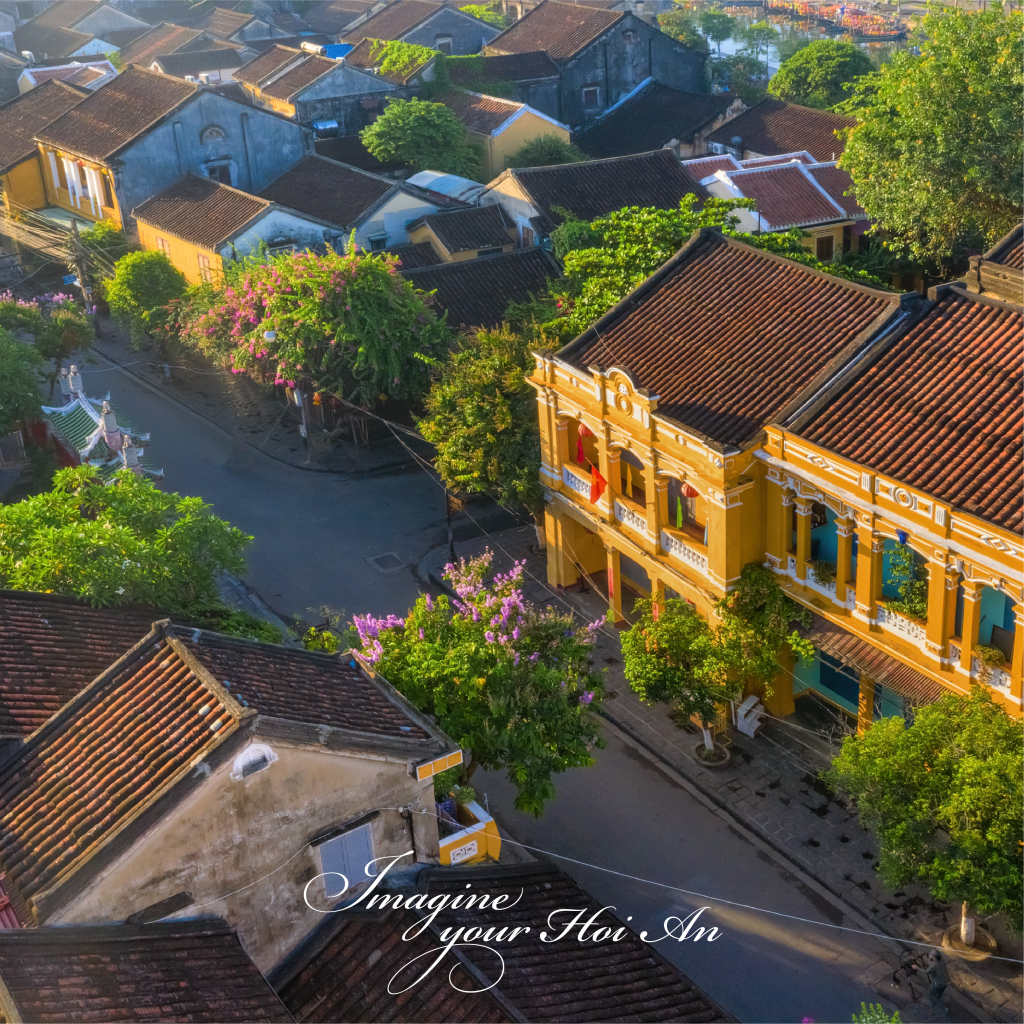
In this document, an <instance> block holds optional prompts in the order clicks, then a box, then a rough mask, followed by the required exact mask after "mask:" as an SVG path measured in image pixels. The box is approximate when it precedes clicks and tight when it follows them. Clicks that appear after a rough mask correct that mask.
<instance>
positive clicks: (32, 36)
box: [14, 21, 95, 60]
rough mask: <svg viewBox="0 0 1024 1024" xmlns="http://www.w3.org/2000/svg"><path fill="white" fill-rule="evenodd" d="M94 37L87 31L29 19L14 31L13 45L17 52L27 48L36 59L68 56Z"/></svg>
mask: <svg viewBox="0 0 1024 1024" xmlns="http://www.w3.org/2000/svg"><path fill="white" fill-rule="evenodd" d="M94 38H95V37H94V36H93V35H92V34H91V33H89V32H77V31H75V29H73V28H50V27H49V26H47V25H37V24H36V23H35V22H34V21H30V22H28V23H27V24H25V25H22V26H21V28H19V29H16V30H15V32H14V45H15V46H17V48H18V53H22V52H23V51H25V50H28V51H29V52H30V53H33V54H35V57H36V60H41V59H42V58H44V57H68V56H70V55H71V54H73V53H74V52H75V51H76V50H79V49H81V48H82V47H83V46H85V44H86V43H88V42H89V41H90V40H91V39H94Z"/></svg>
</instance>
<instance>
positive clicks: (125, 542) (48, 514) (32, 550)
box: [0, 466, 252, 612]
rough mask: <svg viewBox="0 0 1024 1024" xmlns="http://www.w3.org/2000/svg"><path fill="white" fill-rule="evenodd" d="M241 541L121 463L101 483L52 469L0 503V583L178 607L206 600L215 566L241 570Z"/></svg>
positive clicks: (79, 471) (83, 472)
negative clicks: (34, 488)
mask: <svg viewBox="0 0 1024 1024" xmlns="http://www.w3.org/2000/svg"><path fill="white" fill-rule="evenodd" d="M251 540H252V538H251V537H247V536H246V535H245V534H244V533H242V532H241V530H237V529H235V528H234V527H232V526H231V525H230V524H228V523H226V522H224V520H222V519H218V518H217V517H216V516H214V515H213V514H212V513H211V511H210V506H209V505H206V504H204V503H203V501H202V499H201V498H183V497H181V496H180V495H178V494H174V493H165V492H163V491H160V490H157V488H156V487H154V486H153V484H152V482H151V481H149V480H146V479H144V478H139V477H136V476H134V475H133V474H132V473H131V472H129V471H127V470H124V471H122V472H121V473H118V474H117V477H116V483H115V484H112V485H110V486H104V485H103V484H102V483H100V482H98V481H97V480H96V479H95V478H94V477H93V471H92V470H91V469H90V468H89V467H87V466H79V467H77V468H75V469H62V470H60V471H59V472H58V473H57V474H56V476H55V477H54V480H53V488H52V490H50V491H49V492H46V493H44V494H37V495H34V496H32V497H29V498H25V499H24V500H23V501H19V502H16V503H15V504H12V505H3V506H0V587H7V588H9V589H11V590H41V591H44V592H47V593H57V594H68V595H71V596H73V597H80V598H83V599H84V600H86V601H88V602H89V603H90V604H94V605H119V604H128V603H137V604H144V605H149V606H150V607H154V608H161V609H166V610H167V611H170V612H177V611H187V610H188V609H189V608H192V607H201V606H207V605H211V604H215V603H216V601H217V584H216V578H217V575H218V573H220V572H222V571H225V570H226V571H228V572H235V573H238V572H241V571H242V570H243V569H244V567H245V563H244V561H243V559H242V552H243V551H244V550H245V547H246V545H247V544H248V543H249V542H250V541H251Z"/></svg>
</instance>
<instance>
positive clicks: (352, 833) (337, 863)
mask: <svg viewBox="0 0 1024 1024" xmlns="http://www.w3.org/2000/svg"><path fill="white" fill-rule="evenodd" d="M373 857H374V854H373V836H372V834H371V832H370V826H369V824H366V825H360V826H359V828H353V829H350V830H349V831H348V832H342V834H341V835H340V836H335V837H334V838H333V839H328V840H327V841H326V842H324V843H321V844H320V871H321V874H323V875H324V880H323V881H324V893H325V894H326V895H327V897H328V898H331V897H332V896H333V897H336V896H340V895H341V894H342V893H343V892H344V889H345V882H343V881H342V880H341V879H340V878H339V877H338V875H344V876H345V880H346V881H347V882H348V885H349V887H351V886H354V885H359V883H360V882H365V881H366V880H367V878H368V877H372V876H374V875H376V874H377V865H376V864H374V863H372V861H373ZM367 865H369V871H367Z"/></svg>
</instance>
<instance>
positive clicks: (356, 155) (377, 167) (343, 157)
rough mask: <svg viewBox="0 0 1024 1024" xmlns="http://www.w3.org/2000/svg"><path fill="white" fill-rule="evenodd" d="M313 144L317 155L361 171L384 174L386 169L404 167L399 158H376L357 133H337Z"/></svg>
mask: <svg viewBox="0 0 1024 1024" xmlns="http://www.w3.org/2000/svg"><path fill="white" fill-rule="evenodd" d="M313 145H314V146H315V147H316V152H317V156H325V157H327V159H328V160H336V161H337V162H338V163H341V164H348V165H349V167H357V168H359V170H361V171H370V172H371V173H373V174H386V173H387V172H388V171H398V170H405V169H406V165H405V164H403V163H402V161H401V160H390V161H387V162H385V161H383V160H378V159H377V158H376V157H375V156H374V155H373V154H372V153H371V152H370V151H369V150H368V149H367V148H366V146H364V145H363V140H362V139H361V138H359V136H358V135H339V136H337V137H336V138H333V139H317V140H316V141H315V142H314V143H313Z"/></svg>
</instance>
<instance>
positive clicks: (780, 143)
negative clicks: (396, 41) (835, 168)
mask: <svg viewBox="0 0 1024 1024" xmlns="http://www.w3.org/2000/svg"><path fill="white" fill-rule="evenodd" d="M856 123H857V122H856V121H855V120H854V118H852V117H844V116H843V115H841V114H833V113H830V112H829V111H827V110H812V109H811V108H810V107H800V106H797V105H796V104H795V103H784V102H783V101H782V100H773V99H767V100H762V101H761V102H760V103H758V104H757V106H754V107H751V108H750V110H748V111H746V113H743V114H740V116H739V117H736V118H733V119H732V120H731V121H727V122H726V123H725V124H723V125H722V126H721V128H716V129H715V130H714V131H713V132H712V133H711V134H710V135H709V136H708V137H707V142H708V145H711V144H712V143H720V144H722V145H725V146H731V145H732V139H733V136H736V135H738V136H739V137H740V138H741V139H742V140H743V149H745V150H750V151H751V152H752V153H762V154H764V156H776V155H778V154H779V153H795V152H797V151H798V150H801V149H806V150H807V152H808V153H810V154H811V156H813V157H814V159H815V160H821V161H827V160H836V159H838V158H839V156H840V155H841V154H842V152H843V145H844V143H843V142H842V140H841V139H839V138H837V137H836V134H835V132H836V130H837V129H840V128H849V127H852V126H853V125H855V124H856Z"/></svg>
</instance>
